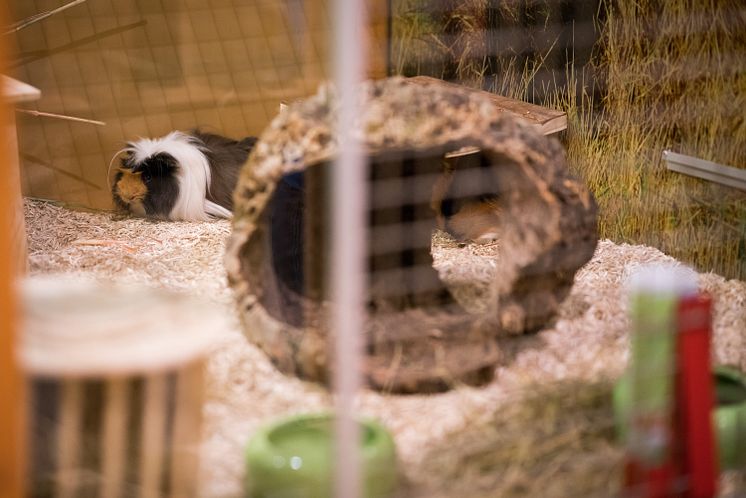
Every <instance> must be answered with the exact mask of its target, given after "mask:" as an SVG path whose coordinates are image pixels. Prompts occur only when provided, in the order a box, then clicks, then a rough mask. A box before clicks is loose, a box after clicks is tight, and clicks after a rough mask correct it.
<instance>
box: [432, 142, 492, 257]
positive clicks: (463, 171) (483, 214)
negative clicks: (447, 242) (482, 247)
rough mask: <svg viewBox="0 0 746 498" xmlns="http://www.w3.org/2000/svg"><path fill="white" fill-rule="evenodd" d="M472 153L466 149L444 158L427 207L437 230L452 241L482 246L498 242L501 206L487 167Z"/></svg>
mask: <svg viewBox="0 0 746 498" xmlns="http://www.w3.org/2000/svg"><path fill="white" fill-rule="evenodd" d="M476 152H478V151H474V150H471V149H466V150H465V151H464V152H461V151H457V152H455V153H452V154H450V155H446V160H445V161H444V163H443V165H444V170H443V173H442V174H441V175H440V176H439V177H438V179H437V180H436V182H435V185H434V186H433V191H432V197H431V201H430V206H431V207H432V209H433V210H434V211H435V213H436V219H437V224H438V228H440V229H441V230H445V231H446V232H448V233H450V234H451V236H453V237H455V238H456V239H459V240H471V241H474V242H477V243H482V244H483V243H487V242H492V241H494V240H497V239H499V232H500V223H501V220H500V215H501V211H502V207H501V204H500V198H499V196H498V195H497V194H496V192H497V191H498V190H499V186H498V185H495V184H494V178H493V176H494V175H492V174H491V173H490V167H491V164H490V162H489V161H488V160H487V159H486V158H485V157H483V156H482V155H480V154H478V153H476Z"/></svg>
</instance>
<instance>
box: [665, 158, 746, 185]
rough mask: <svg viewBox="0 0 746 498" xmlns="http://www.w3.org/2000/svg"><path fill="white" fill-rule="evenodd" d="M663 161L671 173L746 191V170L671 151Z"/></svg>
mask: <svg viewBox="0 0 746 498" xmlns="http://www.w3.org/2000/svg"><path fill="white" fill-rule="evenodd" d="M663 160H664V161H666V167H667V168H668V169H669V170H671V171H676V172H677V173H682V174H685V175H689V176H694V177H696V178H700V179H702V180H707V181H710V182H715V183H719V184H721V185H725V186H727V187H732V188H737V189H740V190H744V191H746V170H745V169H739V168H734V167H732V166H725V165H723V164H718V163H714V162H712V161H706V160H704V159H699V158H698V157H692V156H686V155H684V154H678V153H676V152H671V151H670V150H664V151H663Z"/></svg>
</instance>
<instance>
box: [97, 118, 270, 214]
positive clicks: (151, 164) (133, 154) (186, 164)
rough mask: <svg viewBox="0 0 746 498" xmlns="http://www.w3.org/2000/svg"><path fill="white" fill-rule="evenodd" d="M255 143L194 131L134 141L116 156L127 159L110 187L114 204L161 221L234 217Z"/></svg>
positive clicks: (251, 139)
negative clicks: (242, 171)
mask: <svg viewBox="0 0 746 498" xmlns="http://www.w3.org/2000/svg"><path fill="white" fill-rule="evenodd" d="M256 141H257V139H256V137H247V138H244V139H243V140H233V139H230V138H227V137H222V136H219V135H213V134H210V133H203V132H200V131H199V130H193V131H190V132H188V133H185V132H181V131H174V132H171V133H169V134H168V135H166V136H165V137H162V138H156V139H149V138H141V139H139V140H136V141H134V142H129V143H128V144H127V146H126V147H125V148H124V149H122V150H121V151H119V152H118V153H117V154H116V155H115V156H114V158H116V157H117V156H118V155H119V154H122V153H124V154H125V156H124V157H122V159H121V164H120V166H119V167H118V168H116V170H115V173H114V178H113V182H112V186H111V190H112V195H113V197H114V203H115V205H116V206H117V207H118V208H119V209H121V210H124V211H128V212H130V213H132V214H134V215H135V216H142V217H149V218H156V219H162V220H173V221H176V220H182V221H206V220H210V219H214V218H230V217H231V216H232V212H231V211H232V209H233V190H234V188H235V187H236V182H237V180H238V173H239V171H240V169H241V167H242V166H243V165H244V163H245V162H246V159H247V158H248V156H249V153H250V152H251V149H252V148H253V147H254V144H255V143H256ZM113 161H114V159H112V162H113Z"/></svg>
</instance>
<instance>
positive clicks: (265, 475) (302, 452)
mask: <svg viewBox="0 0 746 498" xmlns="http://www.w3.org/2000/svg"><path fill="white" fill-rule="evenodd" d="M360 425H361V429H362V431H363V435H362V449H361V455H360V456H361V460H362V462H361V464H362V467H363V476H362V478H363V482H362V490H363V496H365V497H366V498H385V497H388V496H390V495H391V494H392V493H393V492H394V490H395V489H396V484H397V472H396V450H395V447H394V440H393V439H392V438H391V436H390V435H389V433H388V432H387V431H386V430H385V429H384V428H383V427H382V426H380V425H379V424H377V423H375V422H372V421H368V420H366V421H362V422H360ZM333 446H334V424H333V416H332V415H331V414H317V415H300V416H295V417H291V418H288V419H284V420H281V421H279V422H277V423H274V424H271V425H269V426H267V427H264V428H262V429H260V430H259V431H258V432H257V433H256V434H255V435H254V437H252V438H251V440H250V441H249V444H248V446H247V448H246V481H245V490H246V497H247V498H329V497H330V496H332V494H333V493H332V489H333V480H334V475H333V469H334V459H333V455H332V452H333Z"/></svg>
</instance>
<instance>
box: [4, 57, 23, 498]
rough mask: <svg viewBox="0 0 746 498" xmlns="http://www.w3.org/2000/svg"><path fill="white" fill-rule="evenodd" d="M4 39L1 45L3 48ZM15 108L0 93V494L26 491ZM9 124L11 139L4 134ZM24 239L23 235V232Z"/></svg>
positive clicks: (18, 494) (16, 494)
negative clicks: (1, 203) (0, 135)
mask: <svg viewBox="0 0 746 498" xmlns="http://www.w3.org/2000/svg"><path fill="white" fill-rule="evenodd" d="M4 45H5V44H4V43H2V44H0V46H1V47H0V48H5V47H4ZM12 120H13V111H12V108H11V106H10V105H7V103H6V102H4V99H0V129H2V133H3V138H2V139H0V164H2V165H3V166H2V167H0V168H2V171H0V198H2V199H5V200H6V202H7V204H6V207H5V208H4V209H2V210H0V317H2V318H0V496H3V497H6V496H7V497H11V498H20V497H21V496H24V495H25V494H24V491H23V473H24V467H25V465H24V464H25V462H26V455H25V453H26V447H25V444H24V442H25V435H26V430H25V429H26V425H25V422H24V420H25V410H26V403H25V392H24V387H23V383H22V380H21V374H20V371H19V368H18V363H17V362H16V355H15V352H16V348H15V338H16V335H17V332H18V320H17V296H16V293H15V285H14V284H15V280H16V278H17V277H18V261H19V260H20V257H21V256H20V255H19V251H20V246H19V244H18V233H19V225H18V222H19V219H20V220H22V219H23V211H20V212H19V211H18V209H19V204H20V202H21V201H20V184H19V182H18V180H17V176H18V167H17V162H18V155H17V154H16V152H15V147H16V143H15V126H14V125H13V124H11V121H12ZM10 130H13V139H10V138H9V137H8V135H9V133H10ZM24 240H25V237H24Z"/></svg>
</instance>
